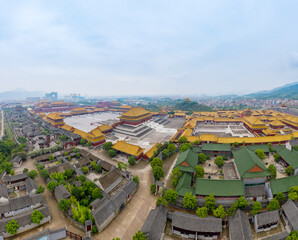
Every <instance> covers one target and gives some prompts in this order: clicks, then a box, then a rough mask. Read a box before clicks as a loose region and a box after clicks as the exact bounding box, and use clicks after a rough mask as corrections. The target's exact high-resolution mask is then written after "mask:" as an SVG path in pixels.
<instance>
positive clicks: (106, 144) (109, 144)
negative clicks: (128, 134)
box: [102, 142, 113, 151]
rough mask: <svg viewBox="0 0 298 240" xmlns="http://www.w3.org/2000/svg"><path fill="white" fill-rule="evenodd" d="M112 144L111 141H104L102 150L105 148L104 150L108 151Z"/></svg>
mask: <svg viewBox="0 0 298 240" xmlns="http://www.w3.org/2000/svg"><path fill="white" fill-rule="evenodd" d="M112 146H113V143H112V142H106V143H105V144H104V145H103V147H102V148H103V150H106V151H109V150H110V149H111V148H112Z"/></svg>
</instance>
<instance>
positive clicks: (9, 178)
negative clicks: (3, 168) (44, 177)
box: [4, 173, 28, 183]
mask: <svg viewBox="0 0 298 240" xmlns="http://www.w3.org/2000/svg"><path fill="white" fill-rule="evenodd" d="M26 178H28V173H22V174H17V175H13V176H9V175H5V176H4V182H5V183H9V182H14V181H18V180H22V179H24V180H25V179H26Z"/></svg>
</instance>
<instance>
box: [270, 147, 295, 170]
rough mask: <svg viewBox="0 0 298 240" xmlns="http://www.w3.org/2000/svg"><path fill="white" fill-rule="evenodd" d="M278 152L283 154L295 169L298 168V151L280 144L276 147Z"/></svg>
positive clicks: (284, 158) (282, 156)
mask: <svg viewBox="0 0 298 240" xmlns="http://www.w3.org/2000/svg"><path fill="white" fill-rule="evenodd" d="M275 151H276V153H277V154H278V155H279V156H281V158H282V159H283V160H285V161H286V162H287V163H288V164H289V165H290V166H292V167H293V168H294V169H297V168H298V153H297V152H296V151H293V152H292V151H290V150H289V149H287V148H286V147H283V146H279V147H277V148H276V149H275Z"/></svg>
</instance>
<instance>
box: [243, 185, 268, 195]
mask: <svg viewBox="0 0 298 240" xmlns="http://www.w3.org/2000/svg"><path fill="white" fill-rule="evenodd" d="M259 196H266V193H265V185H258V186H245V197H246V198H249V197H259Z"/></svg>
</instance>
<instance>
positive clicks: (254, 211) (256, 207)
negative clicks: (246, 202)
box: [251, 202, 262, 215]
mask: <svg viewBox="0 0 298 240" xmlns="http://www.w3.org/2000/svg"><path fill="white" fill-rule="evenodd" d="M261 209H262V204H261V203H260V202H254V203H253V205H252V211H251V213H252V214H253V215H256V214H257V213H258V212H259V210H261Z"/></svg>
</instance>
